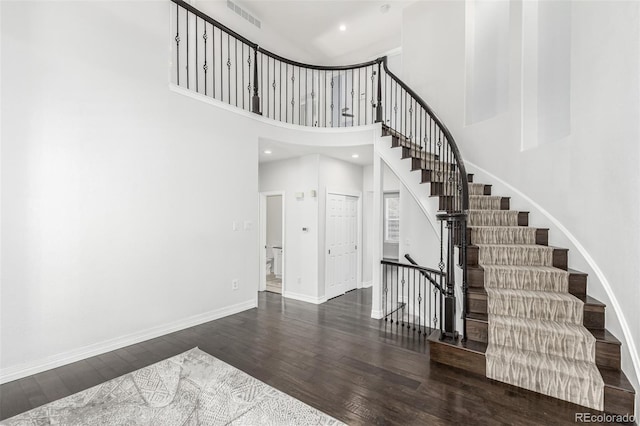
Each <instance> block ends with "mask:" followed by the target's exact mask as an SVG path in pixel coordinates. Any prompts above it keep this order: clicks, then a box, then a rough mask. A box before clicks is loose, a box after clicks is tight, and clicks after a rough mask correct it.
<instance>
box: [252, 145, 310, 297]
mask: <svg viewBox="0 0 640 426" xmlns="http://www.w3.org/2000/svg"><path fill="white" fill-rule="evenodd" d="M318 157H319V156H318V155H315V154H313V155H305V156H303V157H298V158H293V159H290V160H283V161H274V162H269V163H261V164H260V167H259V170H260V171H259V176H260V178H259V182H260V184H259V185H260V192H265V191H285V206H284V214H285V241H284V246H283V250H284V257H285V264H284V268H285V270H284V287H283V288H284V292H285V296H286V295H287V294H288V295H290V296H300V297H307V298H317V297H318V235H319V233H318V198H317V197H316V198H313V197H311V196H310V191H311V190H316V191H317V190H318V162H319V158H318ZM297 192H303V193H304V198H302V199H298V198H296V193H297ZM302 228H307V231H303V230H302Z"/></svg>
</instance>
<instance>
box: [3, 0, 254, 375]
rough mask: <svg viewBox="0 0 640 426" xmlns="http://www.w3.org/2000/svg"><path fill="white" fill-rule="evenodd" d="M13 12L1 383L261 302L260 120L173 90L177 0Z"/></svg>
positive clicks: (6, 74) (8, 49) (26, 7)
mask: <svg viewBox="0 0 640 426" xmlns="http://www.w3.org/2000/svg"><path fill="white" fill-rule="evenodd" d="M1 7H2V23H1V24H2V25H1V27H2V100H1V102H2V112H3V116H2V130H1V132H2V133H1V137H2V229H1V230H2V248H3V250H2V272H1V273H2V276H1V279H2V288H1V291H2V301H1V325H0V327H1V328H0V332H1V336H2V345H1V352H0V357H1V370H0V376H1V379H2V381H8V380H12V379H15V378H18V377H21V376H24V375H27V374H32V373H34V372H37V371H41V370H43V369H46V368H52V367H55V366H57V365H61V364H64V363H67V362H71V361H74V360H77V359H81V358H84V357H87V356H91V355H94V354H96V353H101V352H105V351H107V350H111V349H114V348H117V347H121V346H125V345H127V344H131V343H134V342H137V341H141V340H145V339H148V338H151V337H155V336H157V335H161V334H165V333H167V332H170V331H173V330H176V329H180V328H184V327H187V326H190V325H194V324H197V323H201V322H205V321H207V320H211V319H215V318H217V317H220V316H223V315H228V314H230V313H234V312H238V311H240V310H244V309H248V308H251V307H254V306H255V304H256V291H257V286H258V252H257V250H256V241H257V240H258V226H257V224H258V216H257V212H258V198H257V195H256V194H257V190H258V170H257V162H258V158H257V157H258V156H257V147H258V139H257V136H256V133H257V130H256V125H252V124H247V122H248V120H247V118H245V117H243V116H241V115H238V114H235V113H231V112H228V111H226V110H223V109H217V108H214V107H212V106H210V105H207V104H205V103H202V102H198V101H196V100H193V99H190V98H188V97H184V96H181V95H179V94H177V93H174V92H172V91H169V90H168V68H167V67H168V45H167V28H168V19H169V9H168V6H167V3H166V2H2V4H1ZM140 17H144V19H140ZM234 221H236V222H238V223H240V224H244V223H245V222H246V223H247V226H246V227H244V226H242V225H241V227H240V230H238V231H233V230H232V223H233V222H234ZM236 278H237V279H238V280H239V283H240V288H239V289H238V290H237V291H232V290H231V280H232V279H236Z"/></svg>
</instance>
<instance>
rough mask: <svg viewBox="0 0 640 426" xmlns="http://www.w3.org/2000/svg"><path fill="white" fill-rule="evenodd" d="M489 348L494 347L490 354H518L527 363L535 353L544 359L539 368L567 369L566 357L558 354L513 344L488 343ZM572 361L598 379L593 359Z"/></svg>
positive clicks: (498, 355) (555, 370) (559, 371)
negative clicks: (491, 344) (531, 349)
mask: <svg viewBox="0 0 640 426" xmlns="http://www.w3.org/2000/svg"><path fill="white" fill-rule="evenodd" d="M498 348H499V351H497V349H498ZM487 349H488V350H489V349H492V350H491V351H490V354H489V356H493V357H498V358H504V357H505V356H506V357H507V358H511V357H512V356H513V355H516V359H520V360H523V361H524V362H525V363H526V362H527V361H528V360H530V359H531V358H528V357H527V356H528V355H531V354H535V356H534V358H536V359H539V358H543V359H544V362H543V363H541V364H538V365H537V367H538V368H544V369H545V370H549V371H553V372H556V373H563V372H566V370H565V369H566V367H567V364H566V358H564V357H561V356H558V355H553V354H549V353H543V352H537V351H530V350H527V349H518V348H514V347H511V346H500V345H495V346H492V347H491V348H489V346H488V345H487ZM486 355H487V353H486V352H485V356H486ZM572 362H573V365H575V366H577V367H579V368H588V369H589V371H592V372H593V374H594V375H593V376H591V377H589V378H590V379H593V380H598V378H597V376H596V375H595V368H597V367H596V365H595V363H594V362H593V361H585V360H579V359H572ZM585 378H586V377H585ZM603 381H604V378H603ZM605 384H606V383H605Z"/></svg>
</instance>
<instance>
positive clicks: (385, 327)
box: [0, 289, 589, 425]
mask: <svg viewBox="0 0 640 426" xmlns="http://www.w3.org/2000/svg"><path fill="white" fill-rule="evenodd" d="M370 300H371V290H370V289H367V290H356V291H352V292H350V293H347V294H346V295H344V296H341V297H338V298H335V299H332V300H330V301H328V302H327V303H325V304H322V305H312V304H308V303H303V302H298V301H293V300H288V299H282V297H281V296H280V295H278V294H273V293H267V292H263V293H260V295H259V308H258V309H251V310H249V311H245V312H242V313H239V314H236V315H232V316H229V317H226V318H222V319H220V320H217V321H212V322H209V323H206V324H202V325H199V326H196V327H192V328H189V329H186V330H182V331H179V332H176V333H171V334H168V335H166V336H162V337H159V338H157V339H152V340H148V341H146V342H142V343H139V344H136V345H132V346H128V347H126V348H123V349H119V350H116V351H113V352H109V353H106V354H103V355H99V356H96V357H93V358H89V359H86V360H83V361H79V362H76V363H73V364H69V365H66V366H64V367H60V368H56V369H54V370H50V371H46V372H43V373H40V374H36V375H33V376H30V377H26V378H24V379H21V380H16V381H13V382H10V383H6V384H4V385H2V386H0V410H1V411H0V419H5V418H8V417H11V416H14V415H16V414H18V413H21V412H23V411H27V410H29V409H32V408H35V407H37V406H39V405H42V404H45V403H47V402H49V401H53V400H56V399H58V398H62V397H64V396H67V395H70V394H73V393H75V392H78V391H81V390H83V389H86V388H89V387H91V386H94V385H97V384H99V383H101V382H104V381H106V380H109V379H112V378H115V377H118V376H120V375H122V374H125V373H128V372H131V371H134V370H136V369H139V368H141V367H144V366H146V365H149V364H152V363H155V362H157V361H160V360H162V359H165V358H168V357H171V356H174V355H177V354H179V353H181V352H184V351H186V350H188V349H191V348H193V347H195V346H198V347H199V348H200V349H202V350H203V351H205V352H208V353H210V354H211V355H213V356H215V357H217V358H219V359H221V360H223V361H225V362H227V363H229V364H231V365H233V366H235V367H237V368H239V369H241V370H243V371H245V372H247V373H248V374H250V375H252V376H254V377H256V378H258V379H260V380H262V381H264V382H266V383H268V384H269V385H271V386H273V387H275V388H277V389H279V390H281V391H283V392H286V393H288V394H289V395H291V396H293V397H295V398H298V399H300V400H302V401H304V402H305V403H307V404H309V405H312V406H314V407H316V408H318V409H320V410H322V411H324V412H325V413H327V414H329V415H331V416H333V417H336V418H338V419H340V420H342V421H343V422H345V423H348V424H353V425H355V424H367V425H370V424H380V425H383V424H400V425H431V424H460V423H473V424H510V425H541V424H542V425H558V424H573V423H574V418H575V413H576V412H587V411H589V410H588V409H585V408H583V407H579V406H576V405H573V404H570V403H567V402H562V401H559V400H555V399H552V398H549V397H546V396H543V395H540V394H536V393H533V392H528V391H525V390H523V389H518V388H515V387H512V386H509V385H505V384H502V383H497V382H491V381H489V380H487V379H486V378H484V377H480V376H474V375H472V374H469V373H467V372H464V371H461V370H457V369H454V368H450V367H446V366H443V365H440V364H435V363H430V362H429V353H428V345H427V343H426V338H425V337H422V338H420V339H414V338H412V337H410V336H409V335H408V334H407V332H406V331H404V333H403V332H402V331H403V329H402V328H401V327H400V331H399V332H398V331H397V327H396V325H395V324H394V325H390V324H388V323H385V322H384V321H376V320H373V319H371V318H370V312H371V303H370Z"/></svg>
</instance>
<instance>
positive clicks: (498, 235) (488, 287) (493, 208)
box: [383, 131, 635, 414]
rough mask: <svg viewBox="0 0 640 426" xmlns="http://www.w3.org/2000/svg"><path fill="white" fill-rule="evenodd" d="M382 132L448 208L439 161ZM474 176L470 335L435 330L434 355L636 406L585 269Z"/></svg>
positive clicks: (560, 393) (584, 400) (607, 403)
mask: <svg viewBox="0 0 640 426" xmlns="http://www.w3.org/2000/svg"><path fill="white" fill-rule="evenodd" d="M383 134H384V135H387V136H391V140H392V145H391V146H392V147H394V148H401V149H402V157H403V158H405V159H408V160H410V167H411V170H413V171H419V172H420V173H421V182H422V183H425V184H429V187H430V188H429V191H430V194H431V195H432V196H434V197H438V198H439V206H440V210H448V206H449V204H450V198H451V195H449V194H450V192H451V191H450V190H449V189H448V187H447V184H446V183H444V180H445V179H444V178H443V173H442V172H441V173H436V172H435V170H434V169H435V167H434V161H437V159H436V158H433V156H432V155H430V154H426V153H424V152H423V151H422V150H421V149H420V148H419V147H417V146H415V145H414V144H412V143H411V141H410V140H409V139H408V138H405V137H403V136H402V135H400V134H397V133H392V132H389V131H385V132H384V133H383ZM440 170H442V168H441V167H440ZM446 172H447V170H445V173H444V174H446ZM468 180H469V182H470V183H469V207H470V208H469V216H468V228H467V239H466V241H467V242H468V247H467V256H466V262H467V268H468V269H467V271H468V272H467V274H468V275H467V280H468V291H467V295H466V298H467V313H466V321H467V339H466V340H462V339H461V338H459V337H458V338H456V339H450V338H442V337H441V335H440V331H439V330H438V331H435V332H434V333H433V334H432V335H431V336H429V342H430V354H431V360H432V361H435V362H439V363H443V364H448V365H451V366H453V367H457V368H461V369H464V370H467V371H470V372H473V373H476V374H481V375H484V376H486V377H488V378H490V379H493V380H497V381H501V382H504V383H508V384H511V385H514V386H518V387H521V388H525V389H528V390H531V391H534V392H538V393H541V394H545V395H548V396H552V397H555V398H558V399H561V400H564V401H569V402H572V403H575V404H578V405H581V406H584V407H588V408H591V409H592V410H596V411H604V412H607V413H611V414H633V413H634V401H635V391H634V389H633V387H632V386H631V384H630V383H629V381H628V379H627V378H626V376H625V375H624V373H623V372H622V371H621V369H620V341H619V340H618V339H616V338H615V336H613V335H612V334H611V333H610V332H609V331H607V330H606V329H605V315H604V311H605V305H604V304H603V303H601V302H599V301H598V300H596V299H594V298H592V297H590V296H588V295H587V274H585V273H583V272H580V271H575V270H572V269H569V267H568V250H567V249H564V248H559V247H551V246H549V245H548V234H549V230H548V229H545V228H534V227H530V226H528V225H529V217H528V216H529V213H528V212H521V211H513V210H510V199H509V197H508V196H502V195H495V194H493V193H492V188H491V185H490V184H485V183H477V182H473V175H471V174H470V175H468ZM459 253H461V251H459ZM460 262H462V256H460Z"/></svg>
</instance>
